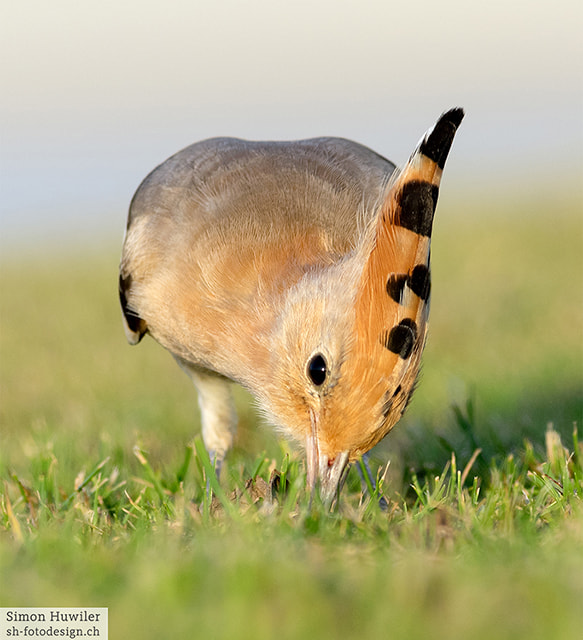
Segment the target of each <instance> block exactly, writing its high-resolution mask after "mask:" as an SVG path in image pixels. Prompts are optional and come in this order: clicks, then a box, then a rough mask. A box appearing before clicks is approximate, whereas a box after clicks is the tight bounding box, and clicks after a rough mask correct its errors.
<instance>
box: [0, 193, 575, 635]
mask: <svg viewBox="0 0 583 640" xmlns="http://www.w3.org/2000/svg"><path fill="white" fill-rule="evenodd" d="M537 207H538V208H537ZM578 207H579V205H578V203H577V202H575V201H574V202H571V203H569V202H564V203H562V204H561V206H560V207H558V210H554V211H553V217H552V218H551V216H550V215H549V213H548V211H546V210H544V203H538V204H537V203H534V204H533V206H532V207H531V208H529V207H526V206H524V205H521V208H519V209H518V210H517V208H516V207H513V206H512V205H511V204H510V203H509V204H508V205H507V208H506V209H504V208H502V209H501V208H498V209H497V210H496V212H495V213H494V214H492V213H489V212H486V210H484V212H481V211H475V212H473V213H472V215H467V214H466V213H465V212H463V211H462V210H461V209H460V210H459V211H458V210H456V207H455V206H454V207H453V210H452V211H447V210H446V209H445V207H444V206H443V203H442V205H441V206H440V209H439V211H438V219H437V222H436V228H435V231H434V236H435V237H434V242H433V247H432V255H433V265H432V272H433V293H432V311H431V327H430V334H429V342H428V347H427V349H426V352H425V358H424V371H423V376H422V379H421V384H420V385H419V388H418V390H417V392H416V395H415V398H414V400H413V403H412V405H411V407H410V408H409V410H408V412H407V414H406V416H405V418H404V419H403V420H402V421H401V423H400V424H399V425H398V426H397V427H396V429H395V431H394V432H393V433H392V434H390V435H389V437H388V438H387V439H386V440H385V441H384V442H383V443H381V445H379V446H378V447H377V448H376V450H375V451H374V458H375V468H376V467H377V466H378V468H379V474H380V475H383V476H384V481H383V482H382V486H381V490H382V492H383V494H384V495H385V497H386V499H387V500H388V504H389V507H388V510H386V511H383V510H381V509H380V508H379V506H378V501H377V500H374V499H373V500H371V499H370V497H368V496H367V495H363V494H362V492H361V489H360V482H359V479H358V474H357V473H356V470H352V471H351V473H350V476H349V478H348V482H347V485H346V486H345V488H344V491H343V494H342V498H341V501H340V505H339V508H338V509H337V510H336V511H335V512H334V513H332V514H326V513H324V512H323V510H322V509H321V508H320V506H319V505H315V506H314V508H313V509H312V510H311V511H308V509H307V499H306V496H305V494H304V489H303V483H304V468H303V462H302V460H301V456H299V455H298V454H297V453H296V451H295V450H294V449H293V447H291V446H290V445H288V444H286V443H281V442H279V441H278V440H277V439H276V437H275V436H274V435H273V434H272V433H271V432H270V430H269V429H268V428H266V427H264V426H261V425H258V419H257V416H256V414H255V412H254V410H253V406H252V404H251V403H250V400H249V397H248V396H247V395H246V393H245V392H243V391H241V392H240V393H239V394H238V396H237V401H238V403H239V407H240V411H241V424H240V430H239V436H238V440H237V446H236V449H235V451H234V452H233V454H232V455H231V456H230V457H229V459H228V462H227V464H226V466H225V471H224V475H223V477H222V478H221V486H220V487H216V489H217V490H216V495H215V497H214V499H213V500H212V501H210V500H208V499H207V497H206V494H205V491H204V487H205V477H206V473H207V471H208V461H207V460H205V457H204V455H202V451H201V448H200V440H199V439H194V441H193V437H194V436H196V434H197V433H198V417H197V413H196V397H195V394H194V391H193V390H192V389H191V386H190V383H189V381H188V380H187V378H186V376H184V375H183V374H182V373H181V372H180V371H179V369H178V367H176V365H175V364H174V362H173V361H172V359H171V358H170V357H169V356H168V354H166V353H165V352H164V351H163V350H162V349H161V348H160V347H158V345H156V344H154V343H153V341H151V340H149V339H145V340H144V341H143V344H141V345H140V346H139V347H135V348H130V347H129V346H128V345H127V344H126V342H125V337H124V334H123V330H122V327H121V320H120V312H119V309H118V305H117V298H116V287H117V260H118V250H117V247H116V248H114V249H113V250H112V249H111V247H106V248H104V249H100V250H97V249H87V250H86V251H85V252H84V253H82V252H78V253H76V254H75V253H74V252H73V251H69V252H67V251H64V252H62V253H61V254H60V255H55V254H54V253H50V252H45V253H43V252H40V251H39V252H37V253H36V254H34V255H32V256H17V255H16V254H15V253H14V252H7V253H6V254H5V255H4V256H3V258H2V261H1V263H0V314H1V315H0V321H1V325H0V330H1V333H0V349H1V350H0V393H1V395H0V429H1V432H0V606H5V607H15V606H39V607H45V606H51V607H54V606H87V607H108V608H109V632H110V637H111V638H140V639H146V640H147V639H150V638H152V639H154V638H213V639H215V638H217V639H220V638H237V639H238V638H243V639H245V638H254V639H263V638H266V639H267V638H377V637H378V638H407V639H415V638H423V639H425V640H426V639H428V638H431V639H434V638H435V639H440V638H461V637H464V638H473V639H476V638H477V639H481V638H484V639H486V638H488V639H490V638H501V639H504V638H509V639H510V638H512V639H517V638H528V639H529V640H532V639H535V638H545V639H550V638H557V639H571V638H573V639H575V638H577V639H579V638H581V630H582V629H583V502H582V499H581V498H582V495H583V447H582V445H581V443H580V442H579V441H578V438H579V439H580V440H581V441H583V434H582V431H583V429H582V427H581V424H582V418H583V258H582V255H583V253H582V242H581V241H582V237H583V227H582V222H581V219H580V211H579V210H578ZM120 242H121V240H120ZM576 427H577V428H578V429H579V436H577V432H576ZM389 461H390V464H389V465H388V468H387V462H389ZM275 470H277V471H279V472H280V475H279V479H278V480H277V481H276V479H275V474H274V471H275Z"/></svg>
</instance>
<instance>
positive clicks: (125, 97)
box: [0, 0, 583, 252]
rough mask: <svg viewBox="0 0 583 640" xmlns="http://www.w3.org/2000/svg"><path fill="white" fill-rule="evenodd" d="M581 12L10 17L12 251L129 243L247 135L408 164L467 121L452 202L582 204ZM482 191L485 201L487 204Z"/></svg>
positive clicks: (351, 8) (19, 12)
mask: <svg viewBox="0 0 583 640" xmlns="http://www.w3.org/2000/svg"><path fill="white" fill-rule="evenodd" d="M582 12H583V9H582V7H581V3H580V2H579V1H578V0H556V1H555V2H553V3H549V2H545V1H539V0H514V1H510V2H509V1H508V0H504V1H502V0H493V1H491V2H487V3H468V2H465V1H463V0H444V1H442V2H420V3H419V2H416V3H406V2H398V3H397V2H392V1H390V0H308V1H306V0H298V1H296V2H284V1H282V0H247V1H243V0H213V1H212V2H211V1H209V0H207V1H202V0H178V1H175V0H170V1H168V2H156V1H151V0H139V1H138V0H125V1H123V2H110V1H108V0H105V1H103V2H100V3H90V2H79V1H76V0H55V1H54V2H50V3H47V2H44V1H41V0H25V1H23V2H3V3H2V10H1V24H2V26H1V27H0V28H1V30H2V32H1V37H0V59H1V60H2V62H1V63H0V64H1V68H2V77H1V89H2V100H1V105H0V108H1V126H2V132H1V133H2V141H1V161H2V177H1V179H2V196H1V207H2V211H1V216H2V221H1V225H2V226H1V245H0V246H1V247H2V249H3V250H4V251H7V250H9V249H14V248H17V249H18V251H19V252H21V251H23V250H25V249H31V248H34V247H36V246H38V245H39V244H40V245H43V247H44V248H47V247H50V246H55V245H59V244H61V243H62V242H64V241H65V242H70V241H72V242H75V243H87V242H92V241H94V240H95V239H96V238H98V239H99V240H103V239H106V240H112V241H116V242H118V241H120V236H121V234H122V233H123V227H124V218H125V214H126V210H127V207H128V204H129V201H130V198H131V196H132V194H133V192H134V190H135V188H136V187H137V186H138V184H139V182H140V181H141V179H142V178H143V177H144V176H145V175H146V174H147V173H148V172H149V171H150V170H151V169H152V168H153V167H154V166H155V165H157V164H158V163H160V162H161V161H162V160H164V159H165V158H166V157H168V156H169V155H171V154H172V153H174V152H175V151H177V150H178V149H180V148H182V147H184V146H186V145H188V144H190V143H192V142H195V141H197V140H199V139H202V138H206V137H211V136H216V135H233V136H238V137H244V138H252V139H253V138H254V139H293V138H302V137H310V136H319V135H338V136H343V137H348V138H353V139H355V140H357V141H359V142H362V143H364V144H366V145H368V146H370V147H372V148H373V149H375V150H376V151H378V152H379V153H381V154H383V155H385V156H387V157H388V158H389V159H391V160H393V161H394V162H396V163H397V164H398V165H402V164H403V163H404V162H405V160H406V159H407V157H408V155H409V153H410V152H411V151H412V148H413V146H414V144H415V143H416V142H417V140H418V139H419V138H420V136H421V135H422V134H423V132H424V131H425V130H426V129H427V128H428V127H429V126H431V124H432V123H433V122H434V120H435V119H436V117H437V116H438V115H439V114H440V113H441V112H442V111H444V110H446V109H447V108H450V107H452V106H457V105H460V106H463V107H464V108H465V109H466V112H467V116H466V121H465V122H464V125H463V128H462V130H461V131H460V133H459V136H458V138H457V139H456V142H455V148H454V152H453V153H452V154H451V156H450V160H449V161H448V169H447V174H446V182H445V183H444V189H443V190H442V197H443V200H442V205H443V203H444V202H445V199H447V198H450V197H451V198H453V197H463V198H464V200H465V202H467V203H468V204H469V205H470V204H472V203H476V202H480V201H482V200H483V199H484V197H487V196H492V195H493V194H497V195H500V196H501V197H503V196H504V194H505V193H506V192H508V191H509V190H510V191H512V193H513V194H519V195H520V194H523V195H525V196H526V197H528V198H529V199H534V200H537V199H540V198H541V197H544V198H546V199H548V200H549V204H550V205H551V206H552V203H553V199H554V198H555V196H556V194H559V195H561V194H562V192H563V191H564V190H573V189H578V190H579V192H580V190H581V176H582V171H583V144H582V142H583V120H582V115H581V114H582V109H583V90H582V77H583V76H582V62H581V61H582V59H583V45H582V42H583V37H582V35H581V34H582V29H583V18H582ZM468 192H469V196H468Z"/></svg>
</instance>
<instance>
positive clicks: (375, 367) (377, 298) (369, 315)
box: [354, 109, 464, 446]
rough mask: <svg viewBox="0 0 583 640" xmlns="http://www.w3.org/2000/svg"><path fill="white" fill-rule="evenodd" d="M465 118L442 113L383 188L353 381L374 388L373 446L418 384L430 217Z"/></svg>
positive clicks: (363, 289)
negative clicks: (376, 412) (376, 414)
mask: <svg viewBox="0 0 583 640" xmlns="http://www.w3.org/2000/svg"><path fill="white" fill-rule="evenodd" d="M463 115H464V114H463V110H462V109H452V110H450V111H448V112H446V113H445V114H443V115H442V116H441V118H440V119H439V120H438V121H437V123H436V124H435V126H434V127H433V129H432V130H431V131H429V132H428V133H427V134H426V136H425V137H424V138H423V139H422V140H421V142H420V143H419V145H418V146H417V149H416V150H415V151H414V153H413V154H412V156H411V157H410V159H409V161H408V163H407V165H406V166H405V168H404V169H403V171H401V173H400V174H399V175H398V176H397V177H396V178H395V179H393V180H392V181H391V183H390V184H389V185H388V187H387V191H386V196H385V198H384V202H383V203H382V206H381V207H380V208H379V212H378V215H377V217H376V220H375V221H373V226H372V227H371V231H370V233H369V236H368V238H367V241H366V243H365V249H364V252H365V256H364V267H363V270H362V274H361V277H360V282H359V285H358V288H357V295H356V303H355V312H356V314H355V350H356V353H355V356H356V358H355V361H354V363H355V369H356V371H355V372H354V374H355V378H356V379H357V380H362V381H363V384H364V385H367V384H369V385H372V386H374V387H376V388H377V393H376V395H377V396H378V398H377V403H378V407H379V417H380V426H379V427H378V428H377V431H376V432H375V434H374V441H375V442H378V441H379V440H380V439H381V438H382V437H384V435H386V433H387V432H388V431H389V430H390V429H391V427H392V426H393V425H394V424H395V422H396V421H397V420H398V419H399V417H400V416H401V414H402V412H403V411H404V409H405V406H406V404H407V401H408V399H409V396H410V394H411V392H412V391H413V387H414V384H415V380H416V377H417V372H418V368H419V362H420V357H421V352H422V350H423V346H424V343H425V337H426V333H427V317H428V312H429V296H430V291H431V272H430V267H429V255H430V252H429V245H430V238H431V231H432V226H433V215H434V212H435V207H436V204H437V195H438V191H439V184H440V181H441V174H442V169H443V167H444V165H445V160H446V158H447V155H448V153H449V150H450V147H451V144H452V142H453V138H454V135H455V132H456V129H457V127H458V126H459V124H460V122H461V120H462V118H463ZM379 371H382V372H386V374H385V375H386V377H385V378H384V379H382V377H381V380H379V376H378V374H379ZM369 372H370V373H369ZM372 376H374V377H375V378H376V380H373V379H372ZM377 381H378V382H377ZM375 442H372V443H368V444H367V446H369V445H370V446H372V445H373V444H375Z"/></svg>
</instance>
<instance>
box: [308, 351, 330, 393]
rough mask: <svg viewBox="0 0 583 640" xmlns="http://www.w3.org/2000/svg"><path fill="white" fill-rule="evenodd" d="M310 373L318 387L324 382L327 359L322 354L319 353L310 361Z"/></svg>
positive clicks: (311, 378)
mask: <svg viewBox="0 0 583 640" xmlns="http://www.w3.org/2000/svg"><path fill="white" fill-rule="evenodd" d="M308 375H309V376H310V380H311V381H312V382H313V383H314V384H315V385H316V386H317V387H320V386H321V385H323V384H324V381H325V380H326V360H324V357H323V356H322V355H321V354H319V353H317V354H316V355H315V356H314V357H313V358H311V359H310V361H309V362H308Z"/></svg>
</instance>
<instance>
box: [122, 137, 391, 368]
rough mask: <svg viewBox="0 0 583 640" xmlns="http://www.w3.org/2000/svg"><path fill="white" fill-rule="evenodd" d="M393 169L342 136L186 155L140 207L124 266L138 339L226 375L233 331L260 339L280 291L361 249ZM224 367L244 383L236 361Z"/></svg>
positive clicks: (158, 177)
mask: <svg viewBox="0 0 583 640" xmlns="http://www.w3.org/2000/svg"><path fill="white" fill-rule="evenodd" d="M394 169H395V167H394V165H393V164H392V163H390V162H389V161H388V160H386V159H385V158H383V157H381V156H379V155H378V154H377V153H375V152H373V151H371V150H370V149H368V148H367V147H364V146H362V145H359V144H357V143H354V142H351V141H349V140H345V139H342V138H315V139H310V140H300V141H293V142H248V141H244V140H239V139H234V138H215V139H210V140H206V141H203V142H199V143H197V144H194V145H191V146H190V147H187V148H186V149H184V150H182V151H180V152H178V153H177V154H175V155H174V156H172V157H171V158H169V159H168V160H167V161H166V162H164V163H163V164H161V165H160V166H159V167H157V168H156V169H155V170H154V171H153V172H152V173H150V175H148V176H147V178H146V179H145V180H144V181H143V182H142V184H141V185H140V187H139V188H138V190H137V192H136V194H135V196H134V198H133V200H132V203H131V207H130V214H129V219H128V229H127V234H126V241H125V245H124V253H123V256H122V266H121V274H122V278H121V282H122V285H121V288H122V291H123V296H125V301H126V309H127V310H128V312H127V313H126V319H127V320H129V322H128V324H129V327H127V329H128V337H129V338H130V341H133V342H136V341H138V340H139V338H140V337H141V335H142V334H143V333H144V332H145V331H146V330H148V331H149V332H150V333H151V334H152V335H153V336H154V337H155V338H156V339H157V340H158V341H159V342H161V343H162V344H163V345H164V346H165V347H166V348H168V349H169V350H170V351H172V352H173V353H175V354H176V355H179V356H181V357H184V358H185V359H187V360H192V359H193V356H196V359H197V360H198V361H199V363H200V364H202V365H203V366H208V367H209V368H213V369H217V368H220V367H221V366H222V363H221V362H219V361H217V358H218V356H217V353H218V352H219V351H220V349H218V347H219V346H220V344H222V341H224V340H225V339H227V337H228V334H229V332H231V331H232V330H233V326H232V323H233V321H237V322H238V323H239V324H240V323H245V322H246V323H248V324H252V325H253V327H252V330H251V328H250V331H249V332H248V333H249V334H251V333H253V335H257V334H258V333H260V332H261V322H262V317H263V318H265V315H270V314H272V313H273V312H274V311H275V310H274V309H270V308H269V307H270V306H271V307H273V305H275V304H276V298H277V292H278V291H283V290H285V289H286V288H289V287H290V286H292V285H293V283H294V282H295V281H297V280H298V279H299V278H301V276H302V275H303V274H304V273H305V272H306V270H308V269H313V268H315V267H316V268H317V267H319V266H327V265H330V264H332V263H334V262H336V261H339V260H341V259H342V258H343V256H345V255H346V254H348V253H350V251H351V250H352V249H353V248H354V247H355V246H356V245H357V244H358V239H359V236H360V234H362V233H363V231H364V230H365V228H366V227H367V222H368V221H369V219H370V217H371V216H372V215H373V213H374V211H375V210H376V208H377V207H378V205H379V202H380V201H381V200H382V197H383V193H384V191H385V189H386V185H387V182H388V180H389V178H390V176H391V174H392V173H393V171H394ZM219 292H220V294H219ZM136 318H138V321H135V319H136ZM132 320H134V322H133V324H132ZM210 328H212V331H209V329H210ZM173 336H180V340H176V339H174V338H173ZM195 341H196V342H197V343H198V344H197V353H196V354H193V353H186V352H185V349H184V345H185V344H192V343H193V342H195ZM219 360H220V358H219ZM232 364H233V363H232ZM223 368H225V367H223ZM226 369H227V370H226V371H222V373H225V374H227V375H230V376H231V377H234V378H237V375H236V374H237V365H236V363H234V364H233V366H230V367H227V368H226Z"/></svg>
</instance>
